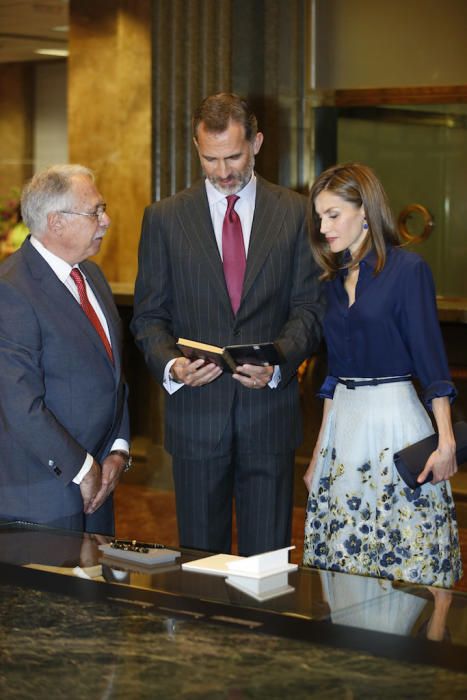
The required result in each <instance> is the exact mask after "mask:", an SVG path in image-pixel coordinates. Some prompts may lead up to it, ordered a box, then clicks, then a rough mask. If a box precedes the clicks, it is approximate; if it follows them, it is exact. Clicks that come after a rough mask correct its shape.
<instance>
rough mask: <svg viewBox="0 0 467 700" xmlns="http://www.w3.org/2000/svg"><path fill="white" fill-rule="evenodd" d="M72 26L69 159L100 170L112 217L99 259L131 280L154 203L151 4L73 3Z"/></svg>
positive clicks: (115, 275)
mask: <svg viewBox="0 0 467 700" xmlns="http://www.w3.org/2000/svg"><path fill="white" fill-rule="evenodd" d="M70 28H71V29H70V56H69V61H68V133H69V157H70V161H72V162H73V161H74V162H80V163H83V164H85V165H88V166H89V167H91V168H93V169H94V170H95V171H96V174H97V182H98V186H99V188H100V190H101V192H102V194H103V196H104V198H105V200H106V202H107V205H108V211H109V215H110V217H111V219H112V226H111V228H110V230H109V233H108V235H107V237H106V239H105V241H104V245H103V247H102V250H101V252H100V254H99V256H98V257H97V260H98V262H99V263H100V265H101V266H102V268H103V270H104V272H105V274H106V275H107V278H108V279H109V280H110V281H112V282H129V283H132V282H133V281H134V279H135V276H136V269H137V244H138V240H139V234H140V225H141V217H142V214H143V211H144V207H145V206H146V205H147V204H148V203H149V202H150V200H151V91H150V85H151V2H150V0H133V1H132V2H131V3H128V2H124V1H123V0H121V1H119V2H115V1H113V0H100V2H98V3H96V2H93V0H72V2H71V3H70Z"/></svg>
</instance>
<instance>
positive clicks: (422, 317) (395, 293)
mask: <svg viewBox="0 0 467 700" xmlns="http://www.w3.org/2000/svg"><path fill="white" fill-rule="evenodd" d="M375 264H376V254H375V253H374V251H371V252H370V253H369V254H368V255H367V256H366V257H365V258H364V259H363V260H362V261H361V262H360V272H359V276H358V282H357V287H356V291H355V303H354V304H352V306H350V307H349V299H348V296H347V292H346V290H345V287H344V281H345V277H346V275H347V270H342V271H340V272H339V274H338V275H337V276H336V277H335V278H334V279H332V280H330V281H329V282H326V283H325V285H324V286H325V289H326V295H327V302H328V305H327V312H326V316H325V319H324V334H325V337H326V343H327V350H328V376H327V377H326V380H325V382H324V384H323V386H322V387H321V389H320V391H319V394H318V396H321V397H322V398H332V397H333V395H334V389H335V387H336V383H337V377H365V378H367V377H368V378H373V377H395V376H399V375H405V374H411V375H412V376H414V377H417V378H418V379H419V381H420V383H421V385H422V387H423V390H424V391H423V398H424V401H425V404H426V405H427V406H428V407H429V408H431V401H432V399H433V398H436V397H439V396H448V397H449V399H450V401H453V400H454V399H455V397H456V395H457V392H456V388H455V386H454V384H453V383H452V381H451V377H450V373H449V367H448V362H447V358H446V352H445V349H444V344H443V339H442V336H441V330H440V327H439V322H438V314H437V309H436V297H435V287H434V282H433V277H432V274H431V270H430V268H429V267H428V265H427V264H426V263H425V261H424V260H423V259H422V258H421V257H420V256H419V255H417V254H416V253H410V252H408V251H406V250H402V249H400V248H388V250H387V258H386V264H385V266H384V268H383V270H382V271H381V272H380V273H379V274H377V275H375V274H374V269H375Z"/></svg>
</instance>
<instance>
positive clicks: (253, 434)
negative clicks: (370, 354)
mask: <svg viewBox="0 0 467 700" xmlns="http://www.w3.org/2000/svg"><path fill="white" fill-rule="evenodd" d="M305 209H306V199H305V197H303V196H302V195H299V194H297V193H295V192H292V191H291V190H288V189H285V188H283V187H279V186H277V185H273V184H271V183H268V182H267V181H266V180H264V179H262V178H260V177H258V180H257V191H256V203H255V213H254V218H253V225H252V230H251V238H250V245H249V250H248V258H247V266H246V272H245V280H244V286H243V293H242V299H241V303H240V308H239V310H238V312H237V315H236V316H234V314H233V312H232V308H231V305H230V300H229V295H228V292H227V287H226V284H225V279H224V274H223V268H222V261H221V257H220V255H219V250H218V248H217V244H216V240H215V235H214V230H213V226H212V221H211V216H210V212H209V205H208V200H207V195H206V189H205V185H204V181H200V182H198V183H197V184H195V185H194V186H193V187H191V188H189V189H187V190H184V191H182V192H180V193H178V194H176V195H174V196H173V197H169V198H167V199H164V200H162V201H160V202H158V203H156V204H153V205H152V206H150V207H148V208H147V209H146V211H145V215H144V219H143V227H142V236H141V241H140V249H139V273H138V278H137V282H136V289H135V315H134V318H133V321H132V330H133V332H134V334H135V338H136V342H137V344H138V346H139V347H140V349H141V350H142V352H143V353H144V357H145V360H146V363H147V365H148V367H149V368H150V370H151V372H152V374H153V376H154V377H155V378H156V380H157V381H159V382H162V380H163V374H164V368H165V366H166V364H167V362H168V361H169V360H170V359H172V358H174V357H177V356H179V355H180V352H179V351H178V349H177V347H176V345H175V343H176V340H177V338H178V337H184V338H191V339H193V340H200V341H202V342H206V343H212V344H214V345H220V346H224V345H229V344H238V343H252V342H265V341H270V340H275V341H277V342H278V343H279V345H280V347H281V350H282V351H283V353H284V355H285V358H286V364H284V365H282V366H281V373H282V379H281V382H280V384H279V386H278V387H277V388H276V389H270V388H269V387H267V388H266V389H264V390H262V391H252V390H250V389H246V388H244V387H243V386H241V385H240V384H239V383H238V382H236V381H235V380H233V379H232V377H231V375H230V374H227V373H224V374H223V375H222V376H221V377H219V378H218V379H217V380H215V381H214V382H212V383H210V384H207V385H205V386H202V387H199V388H192V387H182V388H181V389H179V390H178V391H177V392H175V394H173V395H172V396H166V411H165V418H166V420H165V426H166V432H165V444H166V448H167V450H168V451H169V452H170V453H172V454H173V455H176V456H179V457H185V458H191V459H202V458H207V457H215V456H217V452H216V450H217V449H218V446H219V442H220V439H221V437H222V435H223V433H224V430H225V427H226V425H227V422H228V419H229V415H230V414H231V412H232V410H233V409H235V415H236V421H237V424H236V427H237V428H238V430H240V431H242V435H243V437H244V438H245V441H246V444H249V446H250V449H251V451H252V452H255V451H257V452H264V451H265V450H266V451H270V452H283V451H286V450H289V449H294V448H295V447H296V446H297V445H298V444H299V443H300V441H301V439H302V432H301V415H300V406H299V395H298V385H297V378H296V370H297V367H298V366H299V365H300V363H301V362H302V361H303V360H304V359H305V358H307V357H309V356H310V354H312V353H313V352H315V351H316V350H317V347H318V344H319V341H320V338H321V318H322V312H323V305H322V300H321V289H320V284H319V282H318V270H317V266H316V264H315V263H314V261H313V258H312V255H311V251H310V247H309V243H308V238H307V232H306V224H305Z"/></svg>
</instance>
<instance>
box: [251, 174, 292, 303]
mask: <svg viewBox="0 0 467 700" xmlns="http://www.w3.org/2000/svg"><path fill="white" fill-rule="evenodd" d="M256 177H257V184H256V201H255V213H254V216H253V224H252V227H251V236H250V245H249V248H248V257H247V263H246V271H245V280H244V282H243V292H242V302H243V300H244V298H245V297H246V296H247V294H248V292H249V291H250V289H251V287H252V285H253V283H254V281H255V279H256V277H257V275H258V273H259V272H260V270H261V268H262V266H263V264H264V261H265V260H266V258H267V256H268V254H269V251H270V250H271V248H272V246H273V245H274V242H275V240H276V238H277V236H278V235H279V233H280V231H281V228H282V225H283V222H284V217H285V207H281V206H280V200H281V191H280V190H279V189H276V188H274V187H273V186H272V185H270V184H269V183H268V182H267V181H266V180H263V178H261V177H259V176H258V175H257V176H256ZM241 308H242V306H241V304H240V311H241Z"/></svg>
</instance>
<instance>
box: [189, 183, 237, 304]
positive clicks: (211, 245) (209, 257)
mask: <svg viewBox="0 0 467 700" xmlns="http://www.w3.org/2000/svg"><path fill="white" fill-rule="evenodd" d="M182 196H183V200H182V201H183V206H182V207H180V208H179V210H178V218H179V223H180V225H181V227H182V229H183V232H184V234H185V236H186V237H187V239H188V242H189V245H190V247H192V248H194V249H195V250H196V251H198V253H199V257H200V260H201V261H202V264H203V265H207V266H208V268H209V270H208V272H207V275H206V277H207V278H208V279H209V281H210V283H211V284H212V285H213V286H214V288H215V291H216V294H217V295H218V298H219V299H220V300H222V302H223V303H224V304H225V306H226V307H227V308H228V309H230V312H231V313H232V314H233V312H232V307H231V304H230V298H229V294H228V291H227V286H226V284H225V278H224V270H223V267H222V260H221V256H220V255H219V250H218V248H217V243H216V236H215V234H214V229H213V226H212V220H211V213H210V211H209V204H208V199H207V195H206V189H205V186H204V181H203V180H202V181H201V182H200V183H197V184H196V185H194V186H193V187H192V188H190V189H189V190H186V192H184V193H183V195H182Z"/></svg>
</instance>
